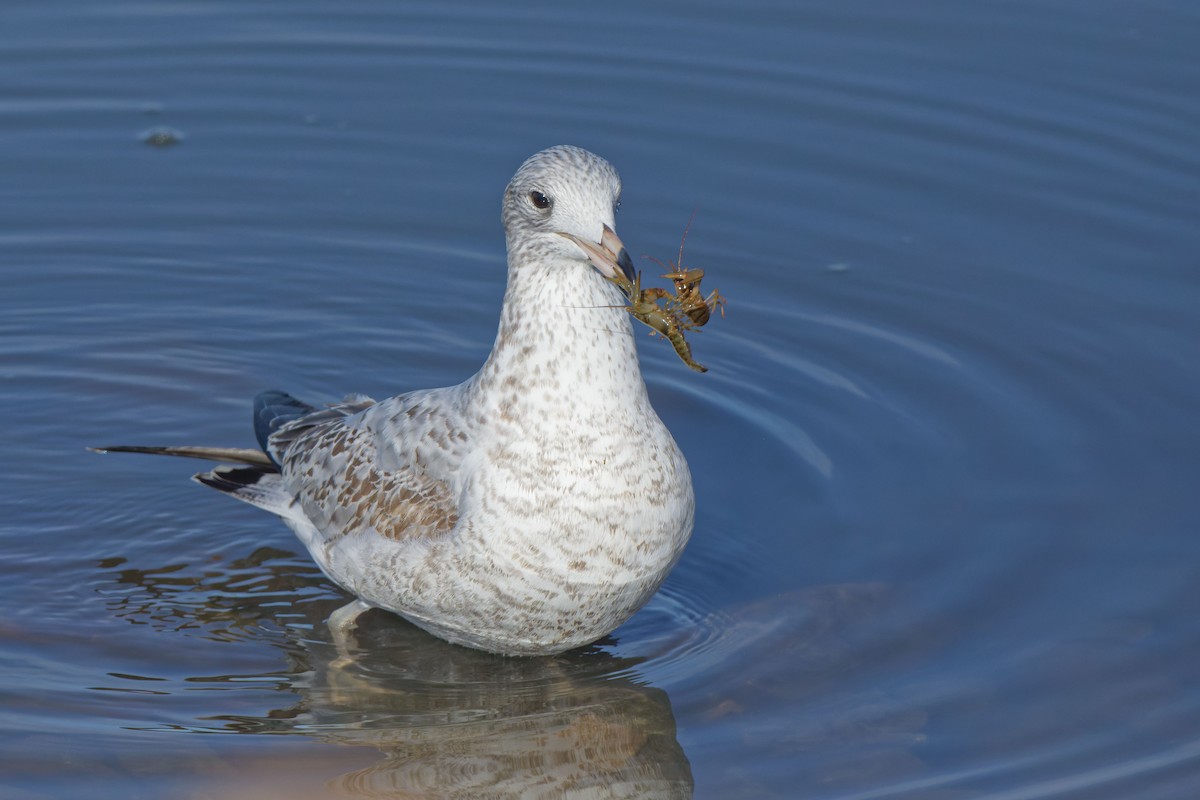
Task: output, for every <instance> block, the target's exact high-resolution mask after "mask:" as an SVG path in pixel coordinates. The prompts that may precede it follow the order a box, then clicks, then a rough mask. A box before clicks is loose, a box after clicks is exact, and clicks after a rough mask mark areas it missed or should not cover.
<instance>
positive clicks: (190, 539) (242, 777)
mask: <svg viewBox="0 0 1200 800" xmlns="http://www.w3.org/2000/svg"><path fill="white" fill-rule="evenodd" d="M1198 40H1200V11H1197V9H1196V8H1195V6H1194V4H1190V3H1186V2H1183V1H1182V0H1153V1H1152V2H1145V3H1137V4H1134V3H1129V2H1118V1H1117V0H1099V1H1098V2H1088V3H1084V2H1069V1H1067V0H1056V1H1054V2H1033V0H1013V2H1003V3H1001V2H977V3H952V2H947V1H945V0H915V2H910V3H904V4H895V3H886V2H880V1H879V0H856V1H855V2H849V3H832V2H810V1H808V0H804V1H803V2H799V3H783V2H776V3H768V2H764V3H752V4H743V5H741V6H736V7H735V6H733V5H728V4H721V3H704V2H701V3H696V2H692V3H658V4H653V5H650V4H637V3H632V2H616V3H608V4H605V5H604V6H602V7H599V6H580V7H578V8H576V7H572V6H565V5H564V4H559V3H549V2H542V3H532V4H525V5H522V6H520V7H513V6H512V4H505V5H497V4H486V3H481V2H458V3H439V4H436V5H429V4H406V3H391V4H377V3H369V2H360V1H358V0H355V1H354V2H341V3H333V2H328V0H321V1H318V0H301V1H300V2H293V3H288V4H285V5H279V4H271V3H262V2H240V3H233V2H228V1H226V0H213V1H212V2H193V3H156V4H150V3H135V2H106V3H95V2H93V3H83V2H77V1H75V2H73V1H72V0H65V1H64V2H60V3H55V4H46V3H33V2H23V3H12V4H9V5H8V6H7V7H6V8H5V11H4V13H3V22H2V23H0V418H3V419H4V420H6V424H5V426H4V449H3V454H4V458H3V461H2V464H3V466H0V486H3V490H2V491H0V502H2V508H3V514H2V515H0V563H2V564H3V575H4V580H3V581H0V612H2V615H0V620H2V621H0V640H2V645H0V797H5V798H8V797H13V798H20V799H21V800H24V799H25V798H46V797H55V798H57V797H63V798H68V797H91V798H108V797H112V798H118V797H120V798H140V797H145V798H160V797H178V798H201V797H214V796H216V797H223V798H267V797H280V796H290V797H294V798H300V799H301V800H303V799H304V798H310V797H311V798H315V797H341V798H345V797H352V798H362V797H393V796H395V797H398V796H414V795H415V796H464V797H469V796H481V797H510V796H511V797H517V796H547V797H555V796H588V797H593V796H595V797H604V796H638V797H693V796H694V797H697V798H725V797H750V798H760V797H761V798H792V797H806V798H837V799H839V800H851V799H853V800H869V799H870V800H873V799H875V798H936V799H937V800H948V799H952V798H988V799H989V800H1017V799H1018V798H1019V799H1021V800H1024V799H1026V798H1068V799H1069V800H1073V799H1074V798H1130V797H1136V798H1150V799H1151V800H1154V799H1156V798H1190V797H1194V796H1196V795H1197V793H1198V792H1200V678H1198V677H1197V673H1196V669H1195V665H1196V664H1197V663H1200V590H1198V589H1197V587H1198V586H1200V536H1197V526H1198V521H1200V491H1198V487H1200V425H1197V422H1196V419H1197V411H1196V409H1197V408H1200V348H1198V345H1197V343H1198V342H1200V264H1198V262H1197V253H1200V226H1197V225H1196V220H1197V218H1198V217H1200V155H1198V151H1197V148H1196V143H1197V142H1198V141H1200V104H1198V103H1197V102H1196V97H1197V96H1200V58H1198V57H1197V55H1196V46H1195V43H1196V42H1197V41H1198ZM161 129H170V130H172V131H174V132H177V133H178V135H179V136H181V137H182V138H181V140H180V141H179V142H178V143H176V144H173V145H169V146H155V145H153V144H148V143H146V142H145V141H143V139H144V138H145V137H146V136H147V135H148V133H149V132H153V131H155V130H161ZM558 143H571V144H577V145H581V146H584V147H587V148H589V149H591V150H594V151H595V152H597V153H600V154H602V155H603V156H605V157H606V158H608V159H609V160H610V161H612V162H613V163H614V164H615V165H616V167H617V168H618V169H619V170H620V171H621V173H622V176H623V178H624V183H625V192H624V202H623V206H622V211H621V215H620V217H619V219H618V224H619V228H620V233H621V236H622V239H624V241H625V242H626V243H627V244H628V245H629V247H630V249H631V251H632V252H633V253H634V254H635V258H636V256H637V255H640V254H646V255H652V256H654V257H656V258H660V259H662V258H674V256H675V253H676V251H677V248H678V243H679V238H680V236H681V234H682V233H683V229H684V226H685V225H686V224H687V221H688V219H689V218H690V217H691V216H692V213H693V211H694V212H695V221H694V223H693V225H692V227H691V230H690V233H689V235H688V239H687V250H686V252H685V260H686V261H687V262H688V263H689V264H690V265H693V266H701V267H703V268H704V269H706V271H707V273H708V277H707V278H706V279H705V286H706V288H707V287H709V285H710V284H711V286H712V287H714V288H719V289H720V290H721V293H722V294H723V295H725V296H726V297H728V299H729V305H728V315H727V317H726V318H725V319H723V320H720V319H718V320H716V321H715V322H713V323H712V324H710V325H709V326H708V327H707V328H706V329H705V330H704V331H703V332H701V333H697V334H695V335H693V336H692V337H691V338H692V344H693V349H694V354H695V357H696V359H697V360H698V361H700V362H702V363H704V364H706V365H708V366H709V367H710V369H711V371H710V372H709V373H707V374H706V375H697V374H695V373H692V372H691V371H689V370H687V369H686V367H684V366H683V365H682V364H680V363H679V362H678V360H677V359H676V358H675V356H674V354H673V353H672V352H671V350H670V348H669V347H667V346H666V345H664V344H663V343H662V342H658V341H654V340H652V339H650V338H646V339H644V340H643V342H642V343H641V345H640V352H641V357H642V360H643V365H644V371H645V373H646V375H647V380H648V382H649V385H650V390H651V395H652V399H653V401H654V403H655V406H656V408H657V409H658V411H659V413H660V415H661V416H662V417H663V419H664V420H665V421H666V423H667V424H668V426H669V427H670V428H671V429H672V431H673V433H674V434H675V436H676V438H677V440H678V441H679V443H680V445H681V447H682V448H683V450H684V452H685V453H686V454H687V456H688V459H689V462H690V464H691V468H692V472H693V475H694V479H695V485H696V493H697V499H698V517H697V525H696V531H695V535H694V537H693V540H692V544H691V545H690V547H689V549H688V551H687V552H686V554H685V556H684V558H683V560H682V561H681V562H680V564H679V566H678V567H677V569H676V570H675V572H674V573H672V575H671V577H670V578H669V580H668V581H667V584H666V585H665V586H664V588H663V590H662V591H661V592H660V593H659V594H658V595H657V596H656V597H655V598H654V600H653V601H652V602H651V603H650V605H649V606H647V607H646V608H645V609H644V610H643V611H642V612H641V613H639V614H638V615H637V616H635V617H634V618H633V619H632V620H631V621H630V622H629V623H627V624H626V625H625V626H623V627H622V628H621V629H619V630H618V631H617V632H616V633H615V634H614V635H613V636H612V637H610V638H608V639H606V640H604V641H602V642H600V643H598V644H597V645H595V646H593V647H591V648H587V649H585V650H582V651H578V652H575V653H571V654H568V655H566V656H563V657H560V658H555V659H533V660H530V659H518V660H512V659H500V658H496V657H492V656H487V655H484V654H480V653H475V652H471V651H467V650H463V649H460V648H455V647H452V646H449V645H446V644H444V643H441V642H439V641H437V640H434V639H432V638H430V637H428V636H426V635H425V634H423V633H420V632H419V631H416V630H415V629H413V628H411V627H410V626H408V625H407V624H406V623H404V622H402V621H400V620H398V619H395V618H392V617H389V616H388V615H386V614H382V613H379V612H372V614H370V615H368V616H366V617H364V618H363V626H362V628H361V629H360V631H359V634H358V637H357V639H356V641H355V642H354V646H353V649H352V650H351V652H349V653H346V652H341V651H339V650H338V648H337V647H336V646H335V644H334V643H333V642H331V640H330V635H329V633H328V631H327V629H326V627H325V625H324V620H325V618H326V617H327V616H328V614H329V613H330V612H331V611H332V610H333V609H335V608H336V607H338V606H339V605H340V604H341V603H342V602H343V601H344V600H345V597H344V596H343V595H342V593H341V592H340V591H339V590H338V589H336V588H335V587H334V586H332V585H331V584H330V583H329V582H328V581H326V580H325V579H324V578H323V577H322V576H321V574H320V573H319V572H318V571H317V569H316V568H315V567H314V566H313V565H312V563H311V561H309V559H308V558H307V556H306V554H305V553H304V552H303V548H302V547H301V546H300V545H299V543H298V542H297V541H295V539H294V538H293V537H292V535H291V533H290V532H289V531H288V530H287V529H286V528H285V527H284V526H283V525H281V524H280V523H279V522H278V521H277V520H275V519H274V518H272V517H270V516H268V515H263V514H261V513H260V512H256V511H255V510H254V509H251V508H249V507H245V506H242V505H241V504H238V503H232V502H229V501H227V500H225V499H223V498H221V497H220V496H217V495H216V494H214V493H212V492H209V491H205V490H203V489H202V488H201V487H197V486H195V485H193V484H191V483H189V482H188V481H187V480H186V478H187V476H188V475H190V474H191V473H192V472H193V471H194V469H193V467H194V466H196V465H193V464H188V463H175V462H167V463H157V462H156V461H155V460H153V459H145V458H138V457H134V456H130V457H123V458H119V457H117V456H108V457H101V456H97V455H95V454H91V453H87V452H86V451H84V449H83V448H84V446H85V445H100V444H108V443H112V442H128V443H153V444H161V443H197V444H222V445H234V446H248V445H250V444H251V443H252V435H251V427H250V419H249V399H250V398H251V397H252V396H253V395H254V394H255V393H256V392H258V391H260V390H262V389H264V388H269V387H278V388H282V389H286V390H288V391H290V392H292V393H294V394H296V395H297V396H300V397H303V398H305V399H308V400H310V401H312V402H320V401H323V400H327V399H336V398H339V397H341V396H342V395H344V394H345V393H347V392H363V393H367V394H371V395H374V396H377V397H381V396H388V395H391V394H396V393H399V392H402V391H405V390H408V389H412V388H421V387H427V386H437V385H448V384H453V383H457V382H459V381H461V380H462V379H464V378H465V377H467V376H469V375H470V374H471V373H473V372H474V370H475V369H476V368H477V367H478V365H479V364H480V363H481V362H482V360H483V358H484V357H485V356H486V354H487V351H488V349H489V348H490V346H491V343H492V340H493V337H494V334H495V325H496V320H497V313H498V310H499V303H500V298H501V296H502V293H503V280H504V252H503V239H502V231H501V228H500V223H499V201H500V193H501V191H502V189H503V187H504V185H505V183H506V182H507V180H508V178H509V177H510V175H511V174H512V172H513V170H514V169H515V168H516V166H517V165H519V164H520V163H521V161H522V160H524V158H525V157H526V156H528V155H529V154H531V153H533V152H535V151H537V150H539V149H541V148H543V147H546V146H548V145H552V144H558ZM648 266H649V265H648ZM456 792H457V794H455V793H456ZM537 792H541V794H540V795H538V794H536V793H537ZM572 792H575V793H576V794H572Z"/></svg>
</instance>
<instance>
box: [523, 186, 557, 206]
mask: <svg viewBox="0 0 1200 800" xmlns="http://www.w3.org/2000/svg"><path fill="white" fill-rule="evenodd" d="M529 202H531V203H533V207H534V208H540V209H542V210H545V209H547V208H549V207H550V206H551V205H553V204H554V203H553V201H552V200H551V199H550V198H549V197H547V196H546V195H544V194H542V193H541V192H539V191H538V190H537V189H534V190H533V191H532V192H530V193H529Z"/></svg>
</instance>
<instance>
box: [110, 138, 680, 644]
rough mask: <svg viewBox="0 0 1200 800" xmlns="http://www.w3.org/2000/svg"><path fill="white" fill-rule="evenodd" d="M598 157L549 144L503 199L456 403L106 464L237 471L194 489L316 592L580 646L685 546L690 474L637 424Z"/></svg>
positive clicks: (261, 402) (444, 633)
mask: <svg viewBox="0 0 1200 800" xmlns="http://www.w3.org/2000/svg"><path fill="white" fill-rule="evenodd" d="M619 196H620V179H619V178H618V177H617V173H616V171H615V170H614V169H613V168H612V166H611V165H609V164H608V162H607V161H605V160H603V159H601V158H599V157H598V156H595V155H593V154H592V153H589V152H587V151H585V150H581V149H579V148H575V147H553V148H550V149H549V150H545V151H542V152H541V153H537V154H536V155H534V156H533V157H531V158H530V159H529V160H528V161H526V162H525V163H524V164H523V165H522V166H521V168H520V169H519V170H518V171H517V173H516V175H515V176H514V177H513V179H512V181H511V182H510V183H509V185H508V188H507V190H506V192H505V195H504V205H503V219H504V227H505V234H506V238H507V244H508V288H507V292H506V294H505V297H504V307H503V309H502V311H501V314H500V329H499V332H498V334H497V336H496V342H495V346H494V347H493V349H492V353H491V355H490V356H489V357H488V359H487V361H486V363H485V364H484V365H483V367H482V368H481V369H480V371H479V372H478V373H477V374H476V375H474V376H473V377H472V378H470V379H469V380H467V381H466V382H465V383H462V384H460V385H458V386H453V387H449V388H443V389H431V390H425V391H417V392H411V393H409V394H405V395H400V396H399V397H394V398H392V399H390V400H385V401H383V402H380V403H375V402H373V401H371V400H369V399H367V398H361V397H355V398H348V399H347V400H346V401H345V402H342V403H339V404H335V405H331V406H329V407H327V408H325V409H315V408H313V407H311V406H308V405H306V404H304V403H301V402H300V401H298V400H296V399H294V398H292V397H289V396H288V395H286V394H283V393H280V392H267V393H264V394H262V395H260V396H259V397H258V398H257V399H256V401H255V433H256V435H257V437H258V440H259V444H260V446H261V447H262V452H259V451H258V450H241V449H232V448H194V447H182V448H171V447H166V448H143V447H110V448H105V449H108V450H125V451H137V452H152V453H160V454H165V455H181V456H190V457H198V458H206V459H210V460H214V461H225V462H234V463H238V464H241V465H242V466H236V467H219V468H217V469H215V470H213V471H211V472H208V473H204V474H201V475H198V476H197V479H198V480H199V481H200V482H202V483H204V484H207V485H208V486H212V487H214V488H216V489H219V490H220V491H223V492H226V493H228V494H231V495H233V496H234V497H237V498H238V499H240V500H244V501H246V502H248V503H251V504H252V505H256V506H259V507H260V508H264V509H266V510H268V511H272V512H274V513H276V514H278V515H279V516H281V517H282V518H283V519H284V521H285V522H286V523H287V524H288V525H289V526H290V527H291V528H292V529H293V530H294V531H295V532H296V534H297V535H298V536H299V537H300V540H301V541H302V542H304V544H305V546H307V547H308V550H309V552H310V553H311V554H312V556H313V558H314V559H315V560H316V562H317V563H318V564H319V565H320V567H321V569H323V570H324V571H325V573H326V574H327V575H329V577H330V578H332V579H333V580H334V581H335V582H337V583H338V584H339V585H340V586H342V587H343V588H345V589H347V590H348V591H350V592H353V593H354V594H355V595H357V596H358V597H359V598H360V600H359V601H357V604H356V605H354V606H347V608H346V609H344V611H345V612H346V613H345V614H339V615H335V616H337V617H338V621H339V622H342V623H345V622H349V621H351V620H352V619H353V617H354V615H355V614H356V613H357V611H359V610H362V609H363V608H367V607H371V606H376V607H380V608H385V609H389V610H391V611H394V612H396V613H398V614H400V615H402V616H404V617H406V618H407V619H409V620H411V621H412V622H414V623H415V624H417V625H418V626H420V627H422V628H424V629H426V630H428V631H430V632H431V633H434V634H436V635H438V636H441V637H443V638H445V639H447V640H449V641H451V642H455V643H458V644H464V645H468V646H471V647H476V648H480V649H485V650H491V651H495V652H500V653H507V654H542V653H555V652H561V651H563V650H567V649H570V648H572V647H577V646H579V645H582V644H586V643H588V642H591V641H594V640H596V639H598V638H599V637H601V636H603V635H604V634H606V633H608V632H609V631H611V630H613V629H614V628H615V627H616V626H617V625H619V624H621V623H622V622H623V621H624V620H625V619H627V618H628V617H629V616H630V615H631V614H633V612H634V611H636V610H637V609H638V608H639V607H641V605H642V604H643V603H645V602H646V600H647V599H649V597H650V596H651V595H652V594H653V593H654V591H655V590H656V589H657V587H658V585H659V584H660V583H661V582H662V579H663V578H664V577H665V575H666V573H667V571H668V570H669V569H670V568H671V566H672V565H673V564H674V563H675V561H676V559H677V558H678V557H679V554H680V552H681V551H682V549H683V547H684V545H685V544H686V542H687V539H688V536H689V535H690V533H691V528H692V518H693V497H692V485H691V477H690V475H689V473H688V468H687V464H686V462H685V461H684V459H683V455H682V454H681V453H680V452H679V449H678V447H677V446H676V445H675V442H674V440H673V439H672V438H671V435H670V433H668V431H667V429H666V428H665V426H663V424H662V422H661V421H660V420H659V418H658V416H657V415H656V414H655V413H654V410H653V409H652V408H651V406H650V402H649V399H648V398H647V395H646V387H645V384H644V383H643V381H642V377H641V372H640V370H639V367H638V360H637V354H636V351H635V349H634V341H633V333H632V330H631V326H630V321H629V315H628V314H627V313H625V311H624V310H623V307H622V300H623V297H622V296H621V295H620V293H619V292H618V290H617V289H616V288H615V287H614V286H613V285H612V284H611V283H610V282H609V281H608V280H605V277H606V276H607V277H615V276H617V275H618V274H619V273H620V274H624V275H625V276H626V277H631V276H632V272H633V268H632V265H631V263H630V261H629V256H628V254H627V253H626V252H625V250H624V247H623V246H622V244H621V240H620V239H619V238H617V236H616V234H615V233H614V232H613V230H612V228H613V225H614V214H615V211H616V206H617V204H618V201H619Z"/></svg>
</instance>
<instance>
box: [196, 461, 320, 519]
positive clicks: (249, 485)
mask: <svg viewBox="0 0 1200 800" xmlns="http://www.w3.org/2000/svg"><path fill="white" fill-rule="evenodd" d="M192 480H194V481H196V482H197V483H202V484H204V485H205V486H211V487H212V488H213V489H216V490H217V491H220V492H224V493H225V494H227V495H229V496H230V497H236V498H237V499H238V500H241V501H243V502H245V503H249V504H250V505H252V506H258V507H259V508H264V509H266V510H267V511H271V512H273V513H275V514H278V515H280V516H281V517H287V518H296V519H303V516H297V514H298V513H299V512H298V511H297V505H296V499H295V497H293V496H292V495H291V494H289V493H288V492H287V490H286V489H284V487H283V481H282V479H281V476H280V475H279V473H278V472H276V471H275V470H274V469H272V468H268V467H260V466H252V467H217V468H216V469H214V470H212V471H211V472H201V473H200V474H199V475H193V476H192Z"/></svg>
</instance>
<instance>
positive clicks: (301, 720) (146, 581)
mask: <svg viewBox="0 0 1200 800" xmlns="http://www.w3.org/2000/svg"><path fill="white" fill-rule="evenodd" d="M101 566H104V567H107V568H109V569H112V570H113V574H115V576H116V581H115V584H110V585H108V586H107V587H106V588H105V589H104V590H103V591H102V594H103V595H104V596H105V598H106V600H107V602H108V604H109V606H110V608H111V610H112V611H113V612H114V613H115V614H116V615H118V616H120V617H123V618H125V619H128V620H129V621H130V622H134V623H138V624H149V625H151V626H154V627H156V628H159V629H169V630H174V631H188V632H190V633H191V634H192V635H199V636H203V637H205V638H209V639H217V640H224V641H229V640H242V641H245V640H252V639H255V638H267V639H271V633H270V632H271V631H272V629H276V631H277V633H276V634H275V636H276V638H274V639H273V642H272V643H279V638H278V637H280V636H281V637H282V638H283V642H282V647H281V650H282V652H283V653H285V654H286V659H287V661H288V668H287V669H285V670H280V671H278V672H271V673H269V674H265V675H262V676H258V677H261V678H263V679H267V680H271V681H277V682H278V684H279V686H280V688H281V689H283V690H285V691H287V692H288V693H289V694H291V695H292V696H293V699H294V701H293V702H290V704H289V705H287V706H286V707H283V708H279V709H275V710H270V711H266V712H264V713H262V714H261V715H245V714H236V715H235V714H215V715H212V714H210V715H206V716H205V718H204V719H203V722H204V723H206V724H203V725H196V724H194V722H193V721H192V720H188V721H187V724H183V725H179V726H172V727H175V728H176V729H178V728H179V727H183V728H186V729H189V730H197V731H205V732H221V733H237V734H281V733H282V734H299V735H304V736H307V737H312V738H315V739H318V740H321V741H324V742H331V743H339V744H348V745H366V746H370V747H372V748H375V749H377V750H379V751H380V752H381V753H383V757H382V758H381V759H380V760H378V761H376V762H375V763H372V764H370V765H369V766H367V767H365V768H358V769H355V770H354V771H352V772H349V773H347V774H344V775H342V776H341V777H339V778H336V779H335V780H334V781H332V782H331V783H330V784H329V785H328V786H326V787H325V788H326V789H327V790H328V791H330V792H332V793H333V794H334V796H344V797H384V796H386V797H397V796H403V797H409V796H413V797H423V796H437V797H444V796H456V797H457V796H463V797H474V796H486V797H500V798H505V797H527V796H536V797H548V798H551V797H567V796H570V797H577V796H578V797H596V798H603V797H638V798H689V797H691V796H692V788H693V782H692V774H691V768H690V766H689V764H688V760H687V757H686V756H685V755H684V752H683V749H682V748H681V747H680V745H679V743H678V741H677V740H676V736H675V720H674V716H673V714H672V710H671V705H670V700H669V698H668V696H667V694H666V692H664V691H663V690H661V689H657V688H653V687H649V686H643V685H639V684H638V683H637V682H636V675H635V673H634V668H635V667H636V665H637V663H638V662H639V660H638V659H628V658H618V657H616V656H613V655H612V654H611V653H609V652H607V651H606V650H605V649H604V647H603V646H593V647H589V648H584V649H581V650H576V651H572V652H569V653H565V654H562V655H559V656H554V657H545V658H506V657H502V656H495V655H491V654H488V653H484V652H480V651H475V650H468V649H466V648H462V647H457V646H455V645H451V644H447V643H445V642H443V641H440V640H438V639H435V638H433V637H432V636H429V635H428V634H426V633H424V632H422V631H420V630H418V629H417V628H416V627H414V626H412V625H410V624H408V623H406V622H404V621H403V620H401V619H399V618H397V617H394V616H392V615H390V614H386V613H384V612H378V611H372V612H369V613H368V614H366V615H364V616H363V617H362V618H360V623H359V626H358V628H357V629H356V630H355V631H354V632H353V633H352V634H350V635H349V636H347V637H345V638H344V639H342V640H341V641H334V640H333V638H332V636H331V634H330V632H329V629H328V628H327V627H326V626H325V625H324V624H323V622H324V619H325V618H326V617H327V616H328V614H329V613H330V612H331V611H333V610H334V609H335V608H336V607H337V606H338V605H340V603H341V602H342V600H343V598H342V597H341V596H340V595H338V594H336V593H335V591H334V590H332V589H331V587H330V585H329V584H328V582H327V581H326V580H325V578H324V577H323V576H322V575H321V574H320V573H319V572H317V571H316V570H315V569H313V568H312V566H311V564H306V560H305V559H302V558H299V557H296V556H294V554H291V553H287V552H284V551H279V550H271V549H265V548H264V549H262V550H259V551H257V552H256V553H254V554H252V555H251V556H249V557H247V558H245V559H241V560H239V561H233V562H227V563H220V564H214V565H212V568H211V569H208V570H204V569H199V570H198V569H196V568H195V567H193V566H189V565H182V564H178V565H172V566H167V567H163V568H158V569H135V568H130V567H129V566H128V565H126V564H123V563H120V560H112V561H108V562H105V563H102V565H101ZM253 678H254V676H244V675H243V676H238V680H239V681H245V680H253ZM202 680H204V681H206V682H207V681H220V680H221V679H220V678H205V679H202ZM220 696H221V695H220V694H219V693H212V694H210V695H209V697H210V698H211V700H213V701H216V702H218V703H219V702H220V701H219V698H220ZM214 705H215V703H214ZM212 710H216V709H215V708H214V709H212ZM181 722H182V721H181Z"/></svg>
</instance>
